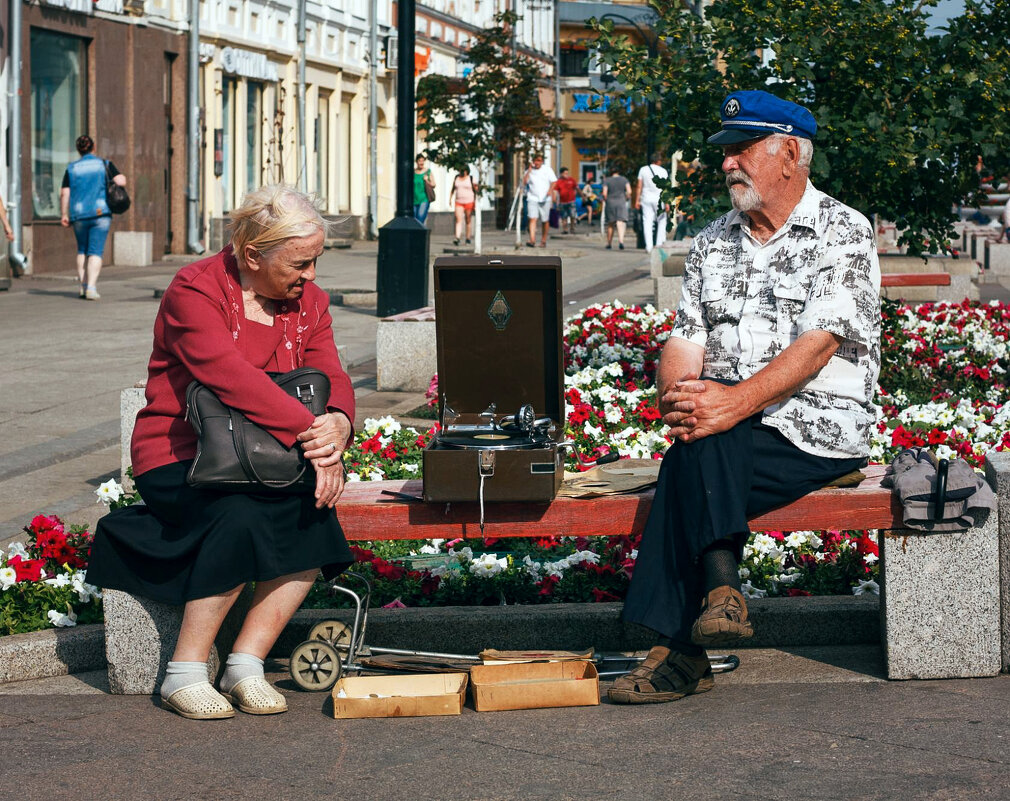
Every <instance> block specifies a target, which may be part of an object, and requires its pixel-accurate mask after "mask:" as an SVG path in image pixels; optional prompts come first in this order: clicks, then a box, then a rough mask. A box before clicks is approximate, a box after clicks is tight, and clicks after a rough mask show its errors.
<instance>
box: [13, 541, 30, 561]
mask: <svg viewBox="0 0 1010 801" xmlns="http://www.w3.org/2000/svg"><path fill="white" fill-rule="evenodd" d="M15 556H20V557H21V558H22V559H30V558H31V557H30V556H28V551H26V550H25V544H24V543H23V542H12V543H11V544H10V545H8V546H7V561H8V562H9V561H10V560H11V559H13V558H14V557H15Z"/></svg>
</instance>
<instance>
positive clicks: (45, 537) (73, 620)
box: [0, 515, 102, 635]
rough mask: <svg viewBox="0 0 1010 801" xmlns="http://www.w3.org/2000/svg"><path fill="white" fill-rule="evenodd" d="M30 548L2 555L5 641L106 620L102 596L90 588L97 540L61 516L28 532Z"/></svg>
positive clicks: (0, 624)
mask: <svg viewBox="0 0 1010 801" xmlns="http://www.w3.org/2000/svg"><path fill="white" fill-rule="evenodd" d="M24 531H25V534H26V535H27V537H26V540H27V542H26V543H22V542H14V543H12V544H11V545H10V546H9V547H8V549H7V552H6V554H4V552H3V551H0V635H4V634H21V633H23V632H28V631H38V630H39V629H44V628H47V627H49V626H57V627H61V626H75V625H77V624H78V623H97V622H100V621H101V620H102V604H101V598H102V594H101V592H100V591H99V589H98V588H97V587H94V586H92V585H91V584H88V583H87V581H86V580H85V579H86V568H87V564H88V556H89V554H90V551H91V539H92V536H91V534H90V533H89V532H88V530H87V528H86V527H84V526H70V527H69V528H68V527H66V526H65V525H64V524H63V521H62V520H60V519H59V518H58V517H56V516H51V517H45V516H43V515H39V516H37V517H36V518H34V519H33V520H32V522H31V523H29V524H28V525H27V526H25V529H24Z"/></svg>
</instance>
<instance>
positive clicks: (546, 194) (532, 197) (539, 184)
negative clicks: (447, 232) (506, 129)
mask: <svg viewBox="0 0 1010 801" xmlns="http://www.w3.org/2000/svg"><path fill="white" fill-rule="evenodd" d="M557 180H558V177H557V176H556V175H555V174H554V170H552V169H551V168H550V167H548V166H547V165H546V164H544V157H543V154H542V153H536V154H534V156H533V163H532V164H530V166H529V167H527V168H526V174H525V175H524V176H523V184H524V185H525V186H526V216H527V217H529V221H530V238H529V241H528V242H527V243H526V247H528V248H533V247H536V245H537V224H538V223H539V224H540V225H541V228H542V234H541V239H540V247H542V248H545V247H547V229H548V227H549V226H548V222H549V221H550V218H551V195H552V194H553V193H554V190H555V184H557Z"/></svg>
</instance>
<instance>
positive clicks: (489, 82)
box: [416, 12, 563, 170]
mask: <svg viewBox="0 0 1010 801" xmlns="http://www.w3.org/2000/svg"><path fill="white" fill-rule="evenodd" d="M519 19H520V18H519V16H518V15H516V14H514V13H512V12H503V13H500V14H497V15H496V16H495V23H494V25H493V26H492V27H490V28H487V29H485V30H483V31H480V32H479V33H477V34H476V36H475V38H474V42H473V44H472V45H471V47H470V50H469V52H468V54H467V57H468V60H469V62H470V63H471V64H472V67H473V68H472V69H471V71H470V73H469V74H468V75H467V77H465V78H450V77H448V76H445V75H425V76H424V77H423V78H421V80H420V81H419V82H418V84H417V94H416V97H417V107H418V124H417V125H418V128H419V129H420V130H421V131H422V132H423V133H424V138H425V147H426V152H427V156H428V158H430V159H431V160H432V161H434V162H436V163H438V164H441V165H443V166H445V167H448V168H450V169H454V170H459V169H461V168H462V167H465V166H468V165H470V164H480V163H483V162H486V161H490V160H492V159H494V158H496V157H497V155H498V154H499V153H503V152H505V151H508V150H511V149H513V148H514V147H516V146H518V145H525V146H528V147H530V148H531V149H536V148H541V149H542V148H544V147H545V146H547V145H548V144H549V143H550V142H551V141H553V140H554V139H556V138H557V137H558V136H560V134H561V131H562V129H563V126H562V125H561V124H560V123H559V122H558V121H557V120H555V119H554V118H553V117H552V116H549V115H547V114H546V113H545V112H544V111H543V109H542V108H541V107H540V99H539V93H538V91H537V90H538V88H539V87H541V86H545V85H546V80H545V76H544V75H543V74H542V72H541V67H540V65H539V63H538V62H536V61H534V60H533V59H531V58H529V57H528V56H525V55H523V54H522V53H512V52H511V50H510V48H509V44H510V38H511V29H512V26H514V25H515V24H516V23H517V22H518V20H519Z"/></svg>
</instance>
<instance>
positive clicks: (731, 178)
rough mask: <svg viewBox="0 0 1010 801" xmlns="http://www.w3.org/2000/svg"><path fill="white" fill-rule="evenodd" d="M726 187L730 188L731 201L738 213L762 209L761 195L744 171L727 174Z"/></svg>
mask: <svg viewBox="0 0 1010 801" xmlns="http://www.w3.org/2000/svg"><path fill="white" fill-rule="evenodd" d="M726 186H728V187H729V199H730V201H731V202H732V203H733V208H734V209H736V210H737V211H753V210H754V209H756V208H760V206H761V195H759V194H758V191H757V190H756V189H755V188H754V184H753V183H751V180H750V178H748V177H747V175H746V174H744V172H743V171H742V170H733V172H730V173H727V174H726Z"/></svg>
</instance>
